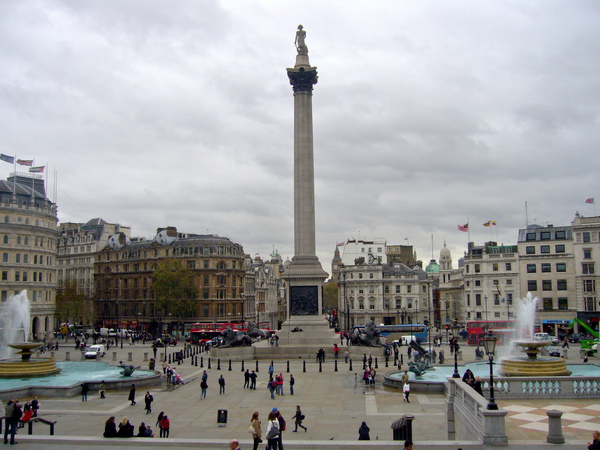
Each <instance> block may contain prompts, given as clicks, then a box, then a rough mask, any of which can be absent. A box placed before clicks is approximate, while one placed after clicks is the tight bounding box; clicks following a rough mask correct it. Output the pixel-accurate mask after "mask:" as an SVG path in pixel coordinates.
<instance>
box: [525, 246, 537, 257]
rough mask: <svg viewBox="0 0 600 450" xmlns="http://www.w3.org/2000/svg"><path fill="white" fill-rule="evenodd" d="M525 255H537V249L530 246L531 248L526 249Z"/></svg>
mask: <svg viewBox="0 0 600 450" xmlns="http://www.w3.org/2000/svg"><path fill="white" fill-rule="evenodd" d="M525 253H526V254H528V255H533V254H535V247H534V246H533V245H529V246H527V247H525Z"/></svg>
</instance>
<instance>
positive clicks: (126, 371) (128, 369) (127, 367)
mask: <svg viewBox="0 0 600 450" xmlns="http://www.w3.org/2000/svg"><path fill="white" fill-rule="evenodd" d="M119 367H120V368H121V369H123V370H122V371H121V372H120V374H121V375H123V376H124V377H130V376H131V374H132V373H133V372H134V371H135V367H134V366H132V365H131V364H125V363H124V362H123V361H119Z"/></svg>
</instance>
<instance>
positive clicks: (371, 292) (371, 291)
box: [369, 286, 375, 294]
mask: <svg viewBox="0 0 600 450" xmlns="http://www.w3.org/2000/svg"><path fill="white" fill-rule="evenodd" d="M374 293H375V286H369V294H374Z"/></svg>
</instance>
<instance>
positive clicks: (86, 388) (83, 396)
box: [81, 381, 90, 402]
mask: <svg viewBox="0 0 600 450" xmlns="http://www.w3.org/2000/svg"><path fill="white" fill-rule="evenodd" d="M89 391H90V387H89V386H88V384H87V382H85V381H84V382H83V383H81V401H82V402H87V396H88V392H89Z"/></svg>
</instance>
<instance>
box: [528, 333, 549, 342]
mask: <svg viewBox="0 0 600 450" xmlns="http://www.w3.org/2000/svg"><path fill="white" fill-rule="evenodd" d="M533 340H534V341H551V340H552V338H551V337H550V335H549V334H548V333H535V334H534V335H533Z"/></svg>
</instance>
